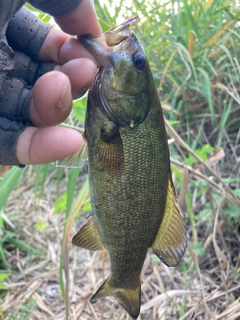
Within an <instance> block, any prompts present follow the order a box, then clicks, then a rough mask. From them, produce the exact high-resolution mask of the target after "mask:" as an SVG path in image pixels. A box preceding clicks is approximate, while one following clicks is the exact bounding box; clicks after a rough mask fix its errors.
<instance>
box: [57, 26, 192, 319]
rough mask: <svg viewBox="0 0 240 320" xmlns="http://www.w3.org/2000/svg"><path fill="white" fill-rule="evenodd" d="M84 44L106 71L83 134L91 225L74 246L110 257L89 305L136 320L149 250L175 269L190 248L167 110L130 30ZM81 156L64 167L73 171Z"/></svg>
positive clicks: (117, 30)
mask: <svg viewBox="0 0 240 320" xmlns="http://www.w3.org/2000/svg"><path fill="white" fill-rule="evenodd" d="M79 40H80V41H81V43H82V45H83V46H84V47H85V48H86V49H87V50H89V51H90V52H91V54H92V55H93V56H94V57H95V59H96V60H97V61H98V62H99V64H100V65H101V67H100V68H99V70H98V73H97V75H96V79H95V81H94V83H93V85H92V87H91V88H90V90H89V94H88V102H87V111H86V120H85V132H84V136H85V138H86V141H87V145H88V148H87V150H88V172H89V191H90V199H91V204H92V217H91V218H90V220H89V221H87V223H86V224H85V226H83V227H82V228H81V229H80V231H79V232H78V233H77V235H76V236H75V237H74V238H73V244H74V245H77V246H80V247H83V248H87V249H89V250H101V249H102V248H105V249H106V250H107V251H108V253H109V258H110V263H111V269H110V273H109V276H108V277H107V279H106V280H105V282H104V283H103V284H102V285H101V286H100V288H99V289H98V290H97V292H96V293H95V294H94V295H93V296H92V298H91V302H93V303H94V302H96V301H97V300H98V299H101V298H105V297H107V296H112V297H114V298H115V299H116V300H117V301H118V303H119V304H120V305H121V306H122V307H123V308H124V309H125V310H126V311H127V312H128V313H129V315H130V316H131V318H132V319H137V317H138V315H139V312H140V302H141V284H140V279H139V277H140V273H141V270H142V266H143V263H144V260H145V257H146V254H147V252H148V249H149V248H152V250H153V251H154V252H155V254H156V255H157V256H158V257H159V258H160V259H161V260H162V261H163V262H164V263H165V264H166V265H168V266H175V265H177V264H178V263H179V261H180V260H181V258H182V256H183V254H184V252H185V249H186V245H187V235H186V231H185V227H184V222H183V218H182V216H181V214H180V213H179V210H178V208H177V205H176V202H177V197H176V193H175V189H174V185H173V181H172V176H171V170H170V158H169V150H168V142H167V133H166V129H165V125H164V118H163V113H162V108H161V105H160V101H159V97H158V93H157V90H156V87H155V84H154V80H153V77H152V74H151V70H150V66H149V63H148V61H147V58H146V54H145V52H144V49H143V46H142V44H141V42H140V41H139V40H138V38H137V37H136V35H135V34H134V33H133V32H132V31H131V30H130V26H129V24H128V23H124V24H122V25H120V26H118V27H116V28H113V29H111V30H110V31H108V32H106V33H104V34H102V35H100V36H98V37H93V36H90V35H85V36H82V37H79ZM79 155H80V156H81V155H82V153H81V152H80V153H79V154H77V155H75V156H72V157H71V159H74V161H72V160H70V161H64V160H63V163H67V164H70V165H71V163H73V164H76V161H77V159H76V158H77V157H78V156H79Z"/></svg>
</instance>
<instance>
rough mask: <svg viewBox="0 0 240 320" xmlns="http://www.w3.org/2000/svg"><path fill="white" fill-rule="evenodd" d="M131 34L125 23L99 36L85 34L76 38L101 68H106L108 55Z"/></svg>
mask: <svg viewBox="0 0 240 320" xmlns="http://www.w3.org/2000/svg"><path fill="white" fill-rule="evenodd" d="M131 34H132V32H131V30H130V24H129V22H128V21H127V22H124V23H123V24H121V25H119V26H117V27H114V28H112V29H110V30H109V31H107V32H105V33H103V34H101V35H100V36H93V35H91V34H85V35H81V36H78V40H79V41H80V42H81V43H82V45H83V46H84V47H85V48H86V49H87V50H88V51H89V52H90V53H91V54H92V55H93V56H94V58H95V59H96V60H97V62H98V63H99V64H100V65H101V66H103V67H107V66H108V65H109V64H110V63H111V61H110V59H109V53H111V52H112V51H113V47H115V46H118V45H119V44H121V43H122V42H123V41H125V40H127V39H128V38H129V37H130V35H131Z"/></svg>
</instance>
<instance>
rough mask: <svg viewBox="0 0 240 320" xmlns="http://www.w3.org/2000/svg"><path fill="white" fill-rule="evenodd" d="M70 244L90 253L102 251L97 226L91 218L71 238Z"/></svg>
mask: <svg viewBox="0 0 240 320" xmlns="http://www.w3.org/2000/svg"><path fill="white" fill-rule="evenodd" d="M72 244H74V245H75V246H78V247H82V248H84V249H87V250H92V251H97V250H103V249H104V246H103V244H102V241H101V238H100V235H99V232H98V229H97V226H96V224H95V223H94V221H93V219H92V217H91V218H90V219H89V220H88V222H87V223H86V224H85V225H84V226H83V227H82V228H81V229H80V230H79V231H78V233H77V234H76V235H75V236H74V237H73V239H72Z"/></svg>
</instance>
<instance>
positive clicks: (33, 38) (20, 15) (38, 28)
mask: <svg viewBox="0 0 240 320" xmlns="http://www.w3.org/2000/svg"><path fill="white" fill-rule="evenodd" d="M51 27H52V26H51V25H50V24H48V23H43V22H41V20H40V19H39V18H38V17H36V16H35V15H34V14H33V13H32V12H31V11H30V10H28V9H27V8H25V7H22V8H21V9H20V10H19V11H18V12H17V13H15V15H14V16H13V17H12V19H11V20H10V21H9V24H8V27H7V32H6V37H7V40H8V43H9V45H10V46H11V47H12V48H13V49H14V50H17V51H21V52H23V53H25V54H26V55H28V56H30V57H31V58H32V59H34V60H37V55H38V52H39V50H40V48H41V46H42V44H43V41H44V40H45V38H46V36H47V34H48V32H49V30H50V29H51Z"/></svg>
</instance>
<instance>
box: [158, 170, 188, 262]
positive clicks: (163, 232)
mask: <svg viewBox="0 0 240 320" xmlns="http://www.w3.org/2000/svg"><path fill="white" fill-rule="evenodd" d="M176 201H177V198H176V193H175V188H174V185H173V182H172V177H171V175H170V177H169V181H168V192H167V200H166V207H165V212H164V216H163V219H162V222H161V225H160V228H159V231H158V234H157V236H156V238H155V240H154V242H153V244H152V249H153V251H154V253H155V254H156V255H157V256H158V257H159V258H160V259H161V260H162V262H164V263H165V264H166V265H167V266H169V267H173V266H175V265H176V264H178V262H179V261H180V259H181V258H182V256H183V254H184V252H185V250H186V246H187V234H186V230H185V226H184V222H183V218H182V216H181V214H180V212H179V210H178V208H177V207H176V204H175V203H176Z"/></svg>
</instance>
